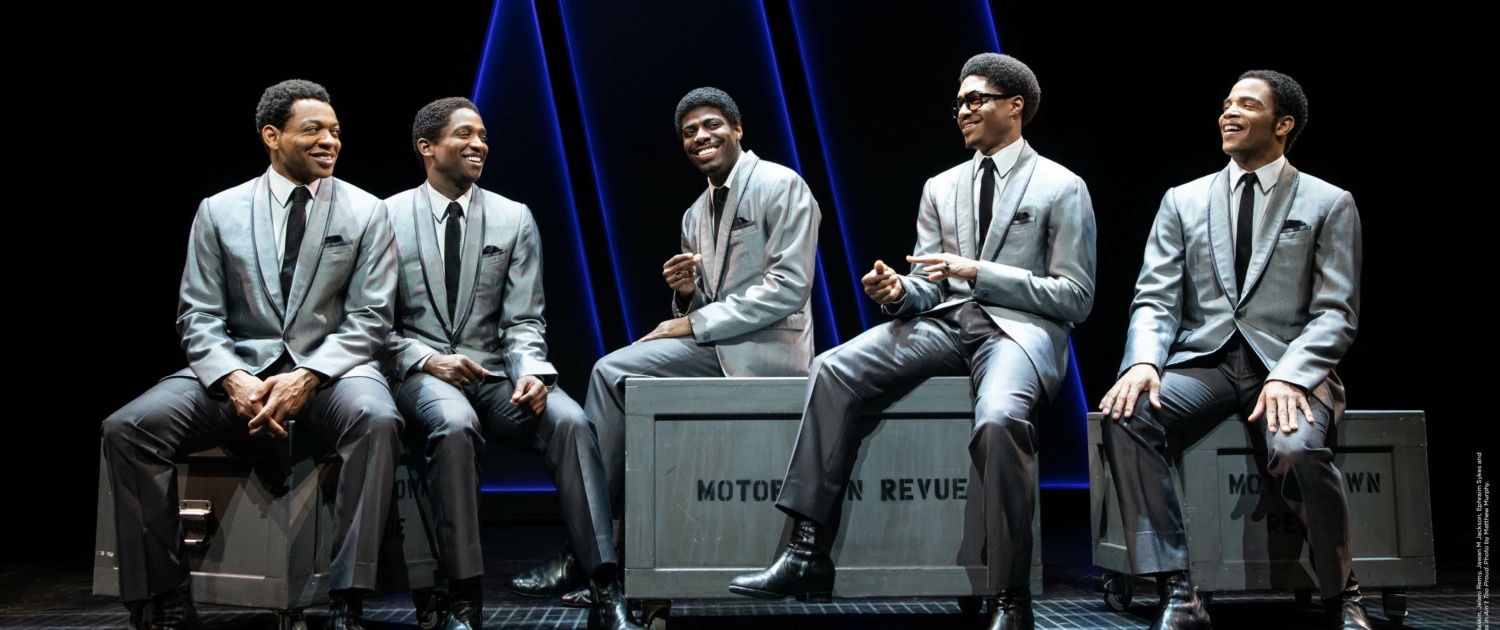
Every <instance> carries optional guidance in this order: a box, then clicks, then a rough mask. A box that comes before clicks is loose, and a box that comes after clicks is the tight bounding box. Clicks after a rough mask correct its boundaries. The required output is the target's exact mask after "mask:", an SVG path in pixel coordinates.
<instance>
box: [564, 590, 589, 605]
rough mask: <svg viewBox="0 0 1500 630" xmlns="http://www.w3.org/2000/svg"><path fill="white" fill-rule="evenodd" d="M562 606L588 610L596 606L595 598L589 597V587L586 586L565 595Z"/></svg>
mask: <svg viewBox="0 0 1500 630" xmlns="http://www.w3.org/2000/svg"><path fill="white" fill-rule="evenodd" d="M562 605H564V606H567V607H569V608H588V607H590V606H593V605H594V598H593V597H590V596H589V587H587V586H585V587H583V588H580V589H578V590H576V591H573V592H571V593H563V596H562Z"/></svg>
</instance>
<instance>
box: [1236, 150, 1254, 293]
mask: <svg viewBox="0 0 1500 630" xmlns="http://www.w3.org/2000/svg"><path fill="white" fill-rule="evenodd" d="M1240 183H1241V187H1242V188H1243V190H1241V191H1240V214H1239V216H1238V217H1236V218H1235V226H1234V284H1235V286H1236V287H1239V290H1240V297H1244V295H1245V272H1246V271H1247V270H1249V269H1250V243H1251V241H1253V240H1254V236H1255V234H1254V232H1255V228H1253V227H1252V226H1251V223H1253V219H1254V218H1255V173H1245V176H1244V177H1241V178H1240Z"/></svg>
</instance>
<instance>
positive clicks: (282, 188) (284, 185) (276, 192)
mask: <svg viewBox="0 0 1500 630" xmlns="http://www.w3.org/2000/svg"><path fill="white" fill-rule="evenodd" d="M266 172H267V173H270V174H271V176H270V177H269V178H267V179H269V180H270V182H271V197H272V198H273V199H275V200H276V205H277V206H278V207H285V206H286V205H287V204H288V203H291V201H292V191H293V190H296V188H297V184H293V183H292V180H290V179H287V178H286V176H284V175H282V174H281V173H277V172H276V169H274V168H268V169H266ZM321 183H323V180H321V179H315V180H313V182H312V183H311V184H308V185H307V192H310V193H312V196H313V198H314V199H316V198H317V197H318V184H321Z"/></svg>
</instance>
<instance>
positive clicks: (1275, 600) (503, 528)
mask: <svg viewBox="0 0 1500 630" xmlns="http://www.w3.org/2000/svg"><path fill="white" fill-rule="evenodd" d="M1086 494H1087V492H1086V491H1056V490H1047V491H1044V492H1043V498H1042V504H1043V505H1044V506H1046V508H1047V509H1044V510H1043V531H1044V532H1045V535H1044V536H1043V540H1042V554H1043V555H1042V557H1043V558H1044V559H1045V570H1044V577H1043V594H1042V596H1041V597H1040V598H1038V599H1037V600H1036V602H1035V604H1034V610H1035V612H1036V620H1037V622H1036V627H1037V628H1039V629H1043V628H1132V629H1143V628H1145V627H1146V626H1147V625H1148V624H1149V622H1150V615H1151V614H1152V611H1153V609H1154V605H1155V599H1156V595H1155V589H1154V587H1153V586H1152V585H1151V583H1149V582H1140V583H1138V584H1137V585H1136V590H1135V595H1136V596H1135V599H1134V600H1133V601H1132V602H1131V604H1130V606H1129V608H1128V609H1127V610H1126V611H1125V612H1115V611H1112V610H1110V609H1109V608H1108V607H1107V606H1105V604H1104V601H1103V599H1102V597H1101V596H1100V595H1099V594H1098V593H1096V592H1094V578H1095V577H1096V576H1098V575H1101V574H1102V573H1103V571H1102V570H1100V569H1098V568H1097V567H1094V566H1093V565H1092V563H1091V557H1090V556H1091V553H1090V546H1089V528H1088V519H1087V507H1086V500H1087V499H1086ZM1076 503H1081V504H1082V505H1083V506H1084V507H1083V509H1082V510H1081V511H1080V510H1079V509H1077V507H1078V506H1077V505H1075V504H1076ZM563 535H564V534H563V531H562V528H561V526H560V525H559V524H551V523H542V524H503V523H496V524H488V525H486V526H485V531H484V536H485V539H484V545H485V555H486V577H485V602H484V605H485V609H484V612H485V626H484V627H485V628H486V629H487V630H523V629H524V630H532V629H538V628H542V629H545V628H556V629H575V628H576V629H578V630H584V629H585V628H587V625H588V624H587V617H586V615H585V611H583V610H581V609H575V608H567V607H564V606H562V605H561V603H560V602H559V601H558V600H556V599H531V598H526V597H521V596H518V595H515V594H513V593H511V592H509V591H507V590H505V588H504V586H503V582H504V580H505V579H507V578H509V577H510V576H511V575H514V574H515V573H517V572H519V571H521V570H522V569H524V568H525V567H527V566H529V565H530V563H531V562H532V561H533V560H534V559H536V558H538V557H540V556H542V555H545V553H546V552H547V551H548V550H551V549H555V548H556V547H557V545H558V544H559V543H560V542H561V540H562V537H563ZM78 555H81V554H70V556H72V557H77V556H78ZM88 560H89V559H87V558H84V559H82V560H79V561H77V562H76V563H75V562H72V561H69V562H58V563H45V564H39V563H29V564H15V563H0V628H122V627H124V626H125V621H126V615H125V610H124V608H123V607H122V606H120V603H119V601H118V600H116V599H115V598H113V597H103V596H96V595H93V594H92V584H91V582H90V579H91V571H92V565H91V564H88ZM1454 564H1458V565H1461V564H1462V563H1454ZM1380 599H1381V598H1380V593H1379V592H1378V591H1376V592H1367V593H1366V594H1365V600H1366V605H1367V607H1368V608H1369V611H1370V613H1371V616H1372V618H1373V619H1374V620H1375V621H1376V624H1377V627H1381V628H1394V627H1398V626H1396V625H1395V624H1392V623H1390V622H1389V621H1388V620H1387V619H1386V616H1385V613H1384V611H1383V610H1382V608H1381V604H1380ZM198 609H199V613H200V614H201V615H202V617H203V621H204V623H205V625H206V626H208V627H210V628H223V629H226V630H227V629H248V628H274V627H275V626H276V622H277V618H276V615H275V613H274V612H272V611H266V610H257V609H246V608H237V607H228V606H213V605H206V604H200V605H199V607H198ZM1407 609H1408V615H1407V617H1406V618H1405V620H1404V623H1403V626H1404V627H1408V628H1432V629H1438V628H1444V629H1446V628H1455V629H1456V628H1485V627H1488V626H1486V625H1485V622H1486V621H1487V619H1485V618H1482V617H1480V615H1481V614H1482V612H1483V611H1482V610H1481V609H1480V601H1479V598H1478V597H1476V595H1475V574H1474V571H1473V569H1472V568H1469V567H1466V566H1448V565H1444V564H1440V565H1439V569H1438V585H1437V586H1436V587H1426V588H1420V589H1411V590H1409V591H1407ZM1209 613H1210V615H1211V616H1212V617H1213V622H1214V627H1215V628H1216V630H1235V629H1238V628H1256V629H1258V630H1259V629H1264V628H1276V629H1278V630H1291V629H1296V628H1315V627H1319V622H1320V616H1319V615H1320V609H1318V608H1312V607H1307V606H1301V605H1298V604H1297V603H1296V600H1295V597H1294V596H1293V594H1292V593H1291V592H1239V593H1216V594H1215V595H1214V598H1213V602H1212V604H1211V605H1210V606H1209ZM306 614H307V619H308V623H309V626H310V627H311V628H313V629H315V630H316V629H317V628H320V627H322V625H323V622H324V620H325V615H326V611H325V610H324V609H321V608H318V609H309V610H308V611H306ZM365 619H366V620H367V623H366V624H365V625H366V627H367V628H370V629H372V630H381V629H385V630H391V629H397V628H416V627H417V625H416V621H415V618H414V616H413V613H412V609H411V600H410V595H409V594H406V593H395V594H390V595H382V596H378V597H373V598H371V599H369V600H367V601H366V603H365ZM981 621H982V620H981V619H980V618H979V617H977V616H974V615H968V614H965V613H963V612H961V611H960V610H959V608H958V603H957V602H956V601H954V600H949V599H935V598H881V599H835V600H834V601H833V602H832V603H829V604H803V603H799V602H796V601H792V600H787V601H781V602H768V601H761V600H754V599H748V598H738V597H732V596H731V597H727V598H725V599H693V600H676V601H673V602H672V606H671V612H670V615H669V617H668V621H667V624H666V626H667V628H670V629H672V630H706V629H712V630H721V629H722V630H740V629H750V628H755V629H776V630H780V629H801V628H809V629H810V628H817V629H820V630H822V629H829V630H843V629H850V630H852V629H872V630H873V629H892V630H894V629H897V628H901V629H923V628H983V624H982V623H981Z"/></svg>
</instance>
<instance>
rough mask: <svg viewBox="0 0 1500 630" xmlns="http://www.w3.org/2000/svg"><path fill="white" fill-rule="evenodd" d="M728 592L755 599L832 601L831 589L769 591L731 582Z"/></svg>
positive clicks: (824, 602)
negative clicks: (789, 591) (794, 591)
mask: <svg viewBox="0 0 1500 630" xmlns="http://www.w3.org/2000/svg"><path fill="white" fill-rule="evenodd" d="M729 592H731V593H734V594H736V595H744V596H746V597H754V598H756V599H787V598H795V599H796V600H797V601H799V602H813V603H823V604H826V603H829V602H832V601H833V592H832V591H811V592H807V593H772V592H770V591H762V590H760V589H754V588H749V587H746V586H739V585H736V584H731V585H730V586H729Z"/></svg>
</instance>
